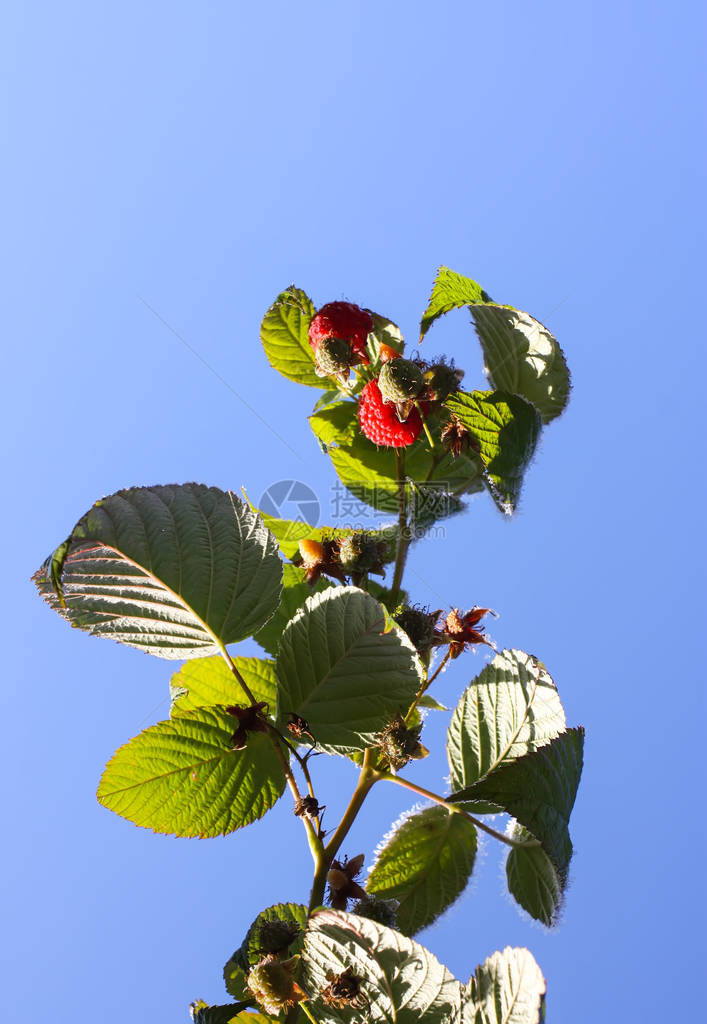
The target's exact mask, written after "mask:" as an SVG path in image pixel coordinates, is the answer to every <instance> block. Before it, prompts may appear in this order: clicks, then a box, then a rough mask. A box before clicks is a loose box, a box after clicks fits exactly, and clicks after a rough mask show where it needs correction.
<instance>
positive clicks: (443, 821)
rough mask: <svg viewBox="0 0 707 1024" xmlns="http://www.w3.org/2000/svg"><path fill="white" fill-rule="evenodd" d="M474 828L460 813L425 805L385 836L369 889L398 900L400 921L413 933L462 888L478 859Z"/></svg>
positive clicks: (444, 906) (405, 932)
mask: <svg viewBox="0 0 707 1024" xmlns="http://www.w3.org/2000/svg"><path fill="white" fill-rule="evenodd" d="M476 846H477V842H476V829H475V828H474V826H473V825H472V823H471V822H470V821H469V819H468V818H465V817H464V816H463V815H461V814H454V813H452V812H450V811H447V810H446V809H445V808H444V807H439V806H435V807H426V808H425V809H424V810H423V811H418V812H417V813H416V814H411V815H410V816H409V817H406V818H405V819H404V820H403V821H402V823H401V824H400V825H399V826H398V827H397V828H396V829H395V831H394V832H393V833H392V834H391V835H390V836H388V837H387V838H386V841H385V843H384V844H383V846H382V848H380V849H379V850H378V852H377V854H376V860H375V863H374V865H373V869H372V870H371V873H370V875H369V876H368V879H367V880H366V889H367V890H368V891H369V892H372V893H375V895H376V896H381V897H384V898H385V899H396V900H398V901H399V902H400V907H399V909H398V915H397V926H398V928H399V929H400V931H401V932H402V933H403V934H404V935H414V934H415V932H419V931H420V929H421V928H426V927H427V925H428V924H432V922H433V921H434V920H435V919H436V918H438V917H439V915H440V914H441V913H442V912H443V911H445V910H446V909H447V907H449V906H451V904H452V903H453V902H454V901H455V900H456V899H457V897H458V896H460V895H461V893H462V892H463V891H464V889H465V887H466V884H467V882H468V881H469V878H470V877H471V872H472V871H473V868H474V861H475V859H476Z"/></svg>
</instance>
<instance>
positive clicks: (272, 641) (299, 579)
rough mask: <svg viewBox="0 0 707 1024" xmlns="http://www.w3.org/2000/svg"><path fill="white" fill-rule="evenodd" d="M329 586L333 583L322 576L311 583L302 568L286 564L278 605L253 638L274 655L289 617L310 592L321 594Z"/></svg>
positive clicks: (291, 616) (297, 609) (309, 595)
mask: <svg viewBox="0 0 707 1024" xmlns="http://www.w3.org/2000/svg"><path fill="white" fill-rule="evenodd" d="M331 586H333V583H331V582H330V581H329V580H328V579H326V578H325V577H323V576H322V577H321V579H318V580H317V582H316V583H315V584H313V585H312V584H311V583H307V581H306V579H305V571H304V569H300V568H298V567H297V566H296V565H287V564H286V565H285V566H284V572H283V578H282V598H281V600H280V606H279V608H278V609H277V611H276V612H275V614H274V615H273V617H272V618H271V619H270V620H269V622H266V624H265V625H264V626H263V628H262V629H261V630H259V631H258V632H257V633H256V634H255V637H254V638H253V639H254V640H256V641H257V642H258V643H259V644H260V646H261V647H263V648H264V649H265V650H266V651H267V652H268V654H272V655H273V657H274V656H275V655H276V654H277V649H278V647H279V645H280V637H281V635H282V631H283V629H284V628H285V626H286V625H287V623H288V622H289V621H290V619H292V618H293V617H294V615H295V614H296V612H298V611H299V609H300V608H301V607H302V605H303V604H304V602H305V601H306V600H307V598H308V597H311V595H312V594H321V592H322V591H323V590H327V589H328V588H329V587H331Z"/></svg>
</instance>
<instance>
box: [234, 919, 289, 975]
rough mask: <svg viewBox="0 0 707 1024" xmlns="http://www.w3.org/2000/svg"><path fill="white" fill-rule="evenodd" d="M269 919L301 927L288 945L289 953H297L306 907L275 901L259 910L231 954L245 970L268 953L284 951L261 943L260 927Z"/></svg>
mask: <svg viewBox="0 0 707 1024" xmlns="http://www.w3.org/2000/svg"><path fill="white" fill-rule="evenodd" d="M270 921H285V922H286V923H288V924H293V925H297V926H298V927H299V928H300V929H301V934H300V935H299V936H297V937H296V938H295V939H294V940H293V942H292V944H291V945H290V947H289V949H290V955H294V954H295V953H299V951H300V949H301V947H302V942H303V940H304V929H305V927H306V924H307V908H306V907H305V906H304V904H302V903H276V904H275V905H274V906H272V907H267V908H266V909H265V910H261V912H260V913H259V914H258V916H257V917H256V919H255V920H254V921H253V923H252V924H251V926H250V928H249V929H248V932H247V934H246V937H245V938H244V939H243V942H242V943H241V945H240V948H239V949H238V950H237V951H236V952H235V953H234V954H233V957H232V959H233V960H234V961H235V962H236V963H238V964H240V965H241V966H242V967H243V968H245V969H246V970H249V969H250V968H251V967H252V966H253V964H257V963H258V961H259V960H262V958H263V957H264V956H266V955H267V954H268V953H278V954H279V953H280V952H284V950H273V949H270V948H266V946H264V945H263V940H262V934H261V928H262V926H263V924H267V923H268V922H270ZM286 948H287V947H286ZM229 963H230V961H229Z"/></svg>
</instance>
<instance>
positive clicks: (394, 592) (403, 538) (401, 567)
mask: <svg viewBox="0 0 707 1024" xmlns="http://www.w3.org/2000/svg"><path fill="white" fill-rule="evenodd" d="M395 467H396V470H397V474H398V543H397V545H396V548H395V569H394V571H393V584H392V587H391V593H390V606H391V608H395V605H396V603H397V600H398V596H399V594H400V587H401V584H402V582H403V573H404V571H405V560H406V558H407V553H408V548H409V547H410V537H409V530H408V521H407V497H406V493H405V452H401V451H400V449H399V448H396V449H395Z"/></svg>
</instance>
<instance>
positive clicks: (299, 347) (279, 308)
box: [260, 285, 331, 390]
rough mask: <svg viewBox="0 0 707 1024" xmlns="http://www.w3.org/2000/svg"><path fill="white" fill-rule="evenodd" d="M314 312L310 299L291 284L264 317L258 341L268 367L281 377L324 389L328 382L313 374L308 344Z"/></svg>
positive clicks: (326, 379)
mask: <svg viewBox="0 0 707 1024" xmlns="http://www.w3.org/2000/svg"><path fill="white" fill-rule="evenodd" d="M314 313H315V309H314V304H313V303H312V300H311V299H310V298H309V296H308V295H307V294H306V293H305V292H303V291H302V290H301V289H300V288H295V286H294V285H291V286H290V287H289V288H287V289H286V290H285V291H284V292H280V294H279V295H278V297H277V298H276V299H275V301H274V302H273V304H272V306H271V307H270V309H269V310H268V311H267V313H266V314H265V316H264V317H263V322H262V324H261V327H260V338H261V341H262V343H263V348H264V349H265V354H266V356H267V357H268V361H269V363H270V365H271V366H272V367H273V368H274V369H276V370H278V371H279V372H280V373H281V374H282V376H283V377H287V379H288V380H293V381H295V382H296V383H297V384H308V385H309V386H310V387H313V388H322V389H323V390H326V389H327V388H330V387H331V380H330V379H329V377H318V376H317V374H316V373H315V370H314V352H313V350H312V346H311V345H310V344H309V334H308V330H309V322H310V320H311V319H312V317H313V316H314Z"/></svg>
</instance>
